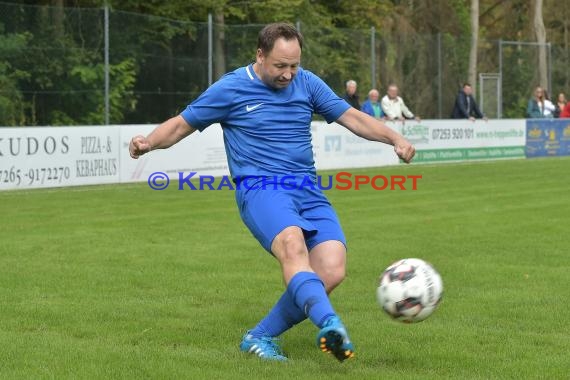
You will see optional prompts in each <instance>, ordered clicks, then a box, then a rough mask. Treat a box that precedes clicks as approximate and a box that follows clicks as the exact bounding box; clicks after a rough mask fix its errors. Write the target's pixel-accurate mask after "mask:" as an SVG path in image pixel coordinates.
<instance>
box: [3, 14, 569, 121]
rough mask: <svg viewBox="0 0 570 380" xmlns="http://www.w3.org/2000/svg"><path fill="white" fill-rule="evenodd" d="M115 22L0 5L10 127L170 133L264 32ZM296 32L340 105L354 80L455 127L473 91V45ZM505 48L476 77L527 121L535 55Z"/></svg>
mask: <svg viewBox="0 0 570 380" xmlns="http://www.w3.org/2000/svg"><path fill="white" fill-rule="evenodd" d="M108 15H109V17H108V23H106V20H105V11H104V9H101V8H62V7H50V6H31V5H21V4H7V3H0V32H1V33H0V125H5V126H11V125H87V124H89V125H101V124H105V122H106V121H107V120H108V121H109V123H111V124H119V123H125V124H130V123H158V122H161V121H163V120H165V119H167V118H169V117H171V116H173V115H176V114H177V113H179V112H180V111H182V109H183V108H184V107H185V106H186V105H187V104H188V103H189V102H191V101H192V100H193V99H195V98H196V97H197V96H198V95H199V94H200V93H201V92H202V91H204V90H205V89H206V88H207V87H208V86H209V84H211V82H212V81H215V80H217V79H218V78H219V77H220V76H221V75H222V74H223V73H225V72H227V71H230V70H233V69H235V68H238V67H240V66H243V65H245V64H247V63H249V62H252V61H253V60H254V58H255V48H256V43H257V33H258V32H259V30H260V29H261V28H262V27H263V25H251V24H250V25H223V24H220V23H216V22H215V21H216V20H212V18H211V17H210V18H209V20H210V22H208V21H209V20H204V22H183V21H176V20H170V19H165V18H161V17H155V16H149V15H143V14H136V13H129V12H122V11H115V10H109V13H108ZM296 24H297V26H298V27H299V28H300V29H301V31H302V33H303V35H304V37H305V46H304V49H303V56H302V65H303V67H304V68H306V69H309V70H311V71H313V72H315V73H316V74H317V75H319V76H321V77H322V78H323V80H325V82H327V83H328V84H329V85H330V86H331V88H332V89H333V90H334V91H336V92H337V93H338V94H339V95H342V94H343V93H344V84H345V82H346V81H347V80H348V79H354V80H356V81H357V82H358V92H359V95H360V98H361V102H363V101H364V100H365V98H366V95H367V93H368V91H369V90H370V89H371V88H377V89H378V90H379V91H380V92H381V94H382V93H384V92H385V90H386V87H387V86H388V84H390V83H395V84H397V85H398V86H399V88H400V93H401V96H402V97H403V98H404V100H405V101H406V103H407V104H408V106H409V107H410V109H411V110H412V111H413V112H414V113H416V114H417V115H420V116H421V117H422V118H447V117H449V115H450V113H451V109H452V107H453V103H454V100H455V97H456V95H457V92H458V91H459V90H460V88H461V87H462V84H463V83H464V82H466V81H467V77H466V76H467V70H468V67H467V65H468V57H469V40H468V39H467V38H457V37H455V36H451V35H447V34H439V35H422V34H396V33H388V32H386V31H383V30H374V29H373V28H371V29H368V30H354V29H340V28H332V27H323V26H320V25H311V24H305V23H303V22H302V21H297V22H296ZM499 45H500V43H499V42H498V41H481V42H480V44H479V52H478V72H481V73H494V74H497V75H499V77H500V78H501V84H502V89H501V91H500V92H496V88H495V89H494V90H493V89H490V90H489V91H490V92H489V93H488V94H487V99H489V97H491V96H495V97H496V98H497V99H495V101H497V102H499V103H500V104H501V107H502V111H503V112H502V116H503V117H512V118H515V117H520V118H522V117H524V116H525V107H526V103H527V101H528V99H529V97H530V96H531V94H532V87H533V86H534V85H535V84H538V64H537V58H536V53H535V52H534V51H533V49H532V48H529V47H527V48H517V46H516V45H508V46H506V47H505V46H503V51H502V58H500V53H499V52H500V49H499ZM567 55H568V52H567V49H564V48H562V47H558V46H553V47H552V54H551V57H550V58H551V60H550V64H549V67H553V70H552V71H551V72H550V73H549V77H551V78H552V87H553V90H554V91H555V92H560V91H563V90H564V89H565V88H568V85H569V84H570V83H569V77H570V76H569V75H568V70H567V69H566V67H568V65H567V64H566V63H567V62H568V59H569V57H568V56H567ZM106 56H107V57H108V61H107V60H106V59H105V58H106ZM501 59H502V62H500V60H501ZM557 60H559V61H560V65H554V66H553V65H552V62H557ZM501 68H502V73H501V72H500V71H501ZM106 78H108V86H107V85H106ZM478 79H479V78H477V81H476V83H473V85H474V86H478V85H479V83H478ZM493 91H495V92H493ZM477 93H479V92H477ZM106 103H107V104H108V108H107V107H106V106H105V105H106ZM486 105H487V103H486ZM107 112H108V114H107ZM499 115H500V114H497V115H495V113H493V112H490V113H489V116H491V117H496V116H499Z"/></svg>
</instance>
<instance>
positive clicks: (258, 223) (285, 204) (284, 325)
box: [236, 190, 315, 360]
mask: <svg viewBox="0 0 570 380" xmlns="http://www.w3.org/2000/svg"><path fill="white" fill-rule="evenodd" d="M291 194H292V192H291V191H285V190H283V191H279V190H271V191H264V190H258V191H248V192H243V191H236V200H237V203H238V207H239V209H240V215H241V217H242V220H243V221H244V223H245V224H246V226H247V227H248V228H249V230H250V231H251V232H252V234H253V235H254V236H255V237H256V239H257V240H258V241H259V242H260V244H261V245H262V246H263V247H264V248H265V249H266V250H267V251H268V252H270V253H271V245H272V243H273V241H274V240H275V237H276V236H277V235H278V234H279V233H281V232H283V230H285V229H286V228H287V227H289V226H291V225H296V226H300V227H301V228H302V231H304V232H305V233H314V232H315V229H314V227H313V226H312V225H311V224H310V223H309V222H307V221H305V220H303V219H302V218H301V217H300V216H299V212H298V209H297V205H296V204H295V202H294V200H293V199H292V197H291ZM302 234H303V233H301V236H302ZM282 236H284V235H282ZM279 240H280V241H281V239H279ZM302 245H303V246H304V241H303V244H302ZM304 250H305V251H306V246H304ZM306 254H307V253H306V252H305V255H306ZM308 266H309V264H308V263H306V264H305V265H304V266H303V268H305V269H308V268H307V267H308ZM305 318H306V316H305V313H304V312H303V311H302V310H301V309H299V308H298V307H297V306H296V304H295V302H294V300H293V299H292V297H291V296H290V294H289V293H288V292H287V291H286V292H285V293H284V294H283V295H282V297H281V298H280V299H279V301H278V302H277V304H276V305H275V306H274V307H273V308H272V310H271V311H270V312H269V314H268V315H267V316H266V317H265V318H263V319H262V320H261V321H260V322H259V323H258V324H257V325H256V326H255V327H254V328H253V329H251V330H249V331H248V332H246V334H245V335H244V337H243V338H242V342H241V344H240V349H241V350H242V351H246V352H250V353H254V354H256V355H258V356H260V357H262V358H263V359H274V360H286V358H285V357H284V356H283V354H282V353H281V350H280V349H279V347H278V346H277V344H276V343H275V342H274V341H273V340H272V339H273V338H274V337H276V336H279V335H280V334H281V333H282V332H284V331H286V330H288V329H289V328H291V327H292V326H294V325H295V324H296V323H299V322H301V321H303V320H304V319H305ZM260 347H261V348H260Z"/></svg>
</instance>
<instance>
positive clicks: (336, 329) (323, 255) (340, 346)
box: [310, 240, 354, 361]
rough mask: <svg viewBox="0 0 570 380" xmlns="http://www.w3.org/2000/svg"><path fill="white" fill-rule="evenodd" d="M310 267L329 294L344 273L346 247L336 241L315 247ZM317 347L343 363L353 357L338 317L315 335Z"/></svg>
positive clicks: (348, 340) (329, 321) (346, 335)
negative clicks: (320, 279)
mask: <svg viewBox="0 0 570 380" xmlns="http://www.w3.org/2000/svg"><path fill="white" fill-rule="evenodd" d="M310 263H311V267H312V268H313V269H314V270H315V271H316V272H317V273H318V274H319V276H320V277H321V278H322V279H323V282H324V283H325V284H326V285H325V286H326V288H327V292H328V293H330V292H332V291H333V290H334V288H335V287H337V286H338V285H339V284H340V283H341V282H342V280H344V276H345V273H346V247H345V246H344V244H343V243H341V242H340V241H338V240H328V241H325V242H322V243H320V244H318V245H316V246H315V247H314V248H313V249H311V253H310ZM317 345H318V346H319V347H320V349H321V350H323V351H324V352H331V353H333V354H334V356H335V357H336V358H337V359H338V360H340V361H343V360H345V359H348V358H351V357H353V356H354V346H353V345H352V342H351V341H350V339H349V337H348V333H347V331H346V328H345V327H344V325H343V323H342V321H341V320H340V318H338V316H333V317H331V318H329V319H328V320H327V321H325V323H324V324H323V327H322V328H321V330H320V331H319V333H318V335H317Z"/></svg>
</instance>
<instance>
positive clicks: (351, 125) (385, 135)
mask: <svg viewBox="0 0 570 380" xmlns="http://www.w3.org/2000/svg"><path fill="white" fill-rule="evenodd" d="M337 122H338V123H339V124H340V125H342V126H344V127H345V128H347V129H348V130H349V131H351V132H352V133H354V134H355V135H357V136H360V137H362V138H365V139H367V140H371V141H380V142H383V143H386V144H390V145H393V146H394V151H395V152H396V154H397V155H398V157H400V158H401V159H402V160H404V162H406V163H409V162H410V161H411V160H412V158H413V157H414V155H415V154H416V150H415V148H414V146H413V145H412V144H411V143H410V142H409V141H408V140H406V139H405V138H404V137H403V136H402V135H400V134H399V133H398V132H396V131H394V130H393V129H391V128H389V127H388V126H386V124H384V122H382V121H381V120H376V119H375V118H373V117H371V116H370V115H367V114H365V113H364V112H360V111H358V110H356V109H354V108H349V109H348V110H347V111H346V112H345V113H343V114H342V115H341V116H340V117H339V118H338V119H337Z"/></svg>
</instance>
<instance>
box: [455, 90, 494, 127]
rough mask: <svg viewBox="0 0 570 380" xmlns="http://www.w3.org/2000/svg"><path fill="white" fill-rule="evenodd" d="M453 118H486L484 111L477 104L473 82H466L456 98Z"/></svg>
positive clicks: (472, 119) (473, 119)
mask: <svg viewBox="0 0 570 380" xmlns="http://www.w3.org/2000/svg"><path fill="white" fill-rule="evenodd" d="M451 118H452V119H469V120H471V121H475V119H476V118H477V119H485V120H487V118H486V117H485V116H483V113H482V112H481V110H480V109H479V107H478V106H477V102H476V101H475V98H474V97H473V87H471V84H469V83H465V84H464V85H463V89H462V90H460V91H459V93H458V94H457V98H456V99H455V105H454V106H453V111H452V112H451Z"/></svg>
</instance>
